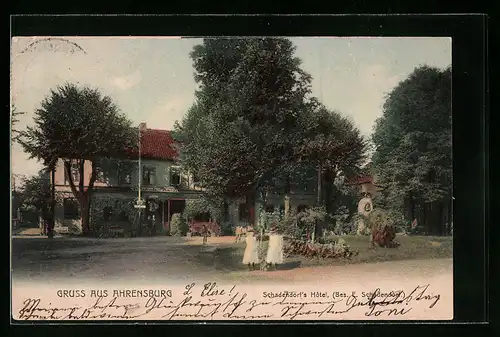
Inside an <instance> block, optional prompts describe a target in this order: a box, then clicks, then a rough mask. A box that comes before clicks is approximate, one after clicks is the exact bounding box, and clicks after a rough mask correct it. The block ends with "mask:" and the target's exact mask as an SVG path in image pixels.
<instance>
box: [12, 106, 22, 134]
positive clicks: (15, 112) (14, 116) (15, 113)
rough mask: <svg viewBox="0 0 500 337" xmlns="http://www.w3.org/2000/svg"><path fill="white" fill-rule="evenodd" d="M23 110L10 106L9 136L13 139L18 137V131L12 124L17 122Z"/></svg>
mask: <svg viewBox="0 0 500 337" xmlns="http://www.w3.org/2000/svg"><path fill="white" fill-rule="evenodd" d="M24 114H25V112H22V111H18V110H17V108H16V107H15V106H14V105H12V106H11V120H10V127H11V137H12V140H13V141H17V140H18V139H19V135H20V131H19V130H17V129H15V128H14V126H15V125H16V124H17V123H19V116H21V115H24Z"/></svg>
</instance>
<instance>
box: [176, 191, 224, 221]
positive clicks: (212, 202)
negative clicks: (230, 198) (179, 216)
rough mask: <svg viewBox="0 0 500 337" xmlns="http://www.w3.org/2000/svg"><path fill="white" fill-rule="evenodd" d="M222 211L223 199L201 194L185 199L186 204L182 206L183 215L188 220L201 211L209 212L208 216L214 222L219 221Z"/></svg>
mask: <svg viewBox="0 0 500 337" xmlns="http://www.w3.org/2000/svg"><path fill="white" fill-rule="evenodd" d="M222 212H223V201H222V200H220V199H218V198H213V197H212V198H209V197H207V196H205V195H204V196H201V197H199V198H196V199H188V200H186V206H185V208H184V212H183V214H184V217H185V218H186V219H187V220H188V221H190V220H192V219H193V218H194V217H195V216H196V215H198V214H202V213H209V214H210V217H211V218H212V219H213V220H215V221H216V222H220V221H221V219H222Z"/></svg>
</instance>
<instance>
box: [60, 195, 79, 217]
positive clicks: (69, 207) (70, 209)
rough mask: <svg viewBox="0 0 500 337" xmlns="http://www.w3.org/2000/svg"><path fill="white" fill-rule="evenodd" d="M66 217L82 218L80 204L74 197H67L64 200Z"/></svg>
mask: <svg viewBox="0 0 500 337" xmlns="http://www.w3.org/2000/svg"><path fill="white" fill-rule="evenodd" d="M63 208H64V219H65V220H78V219H80V206H79V205H78V202H77V201H76V200H75V199H73V198H65V199H64V200H63Z"/></svg>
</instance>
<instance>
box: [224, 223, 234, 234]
mask: <svg viewBox="0 0 500 337" xmlns="http://www.w3.org/2000/svg"><path fill="white" fill-rule="evenodd" d="M221 235H223V236H231V235H235V231H234V226H233V224H232V223H230V222H223V223H222V225H221Z"/></svg>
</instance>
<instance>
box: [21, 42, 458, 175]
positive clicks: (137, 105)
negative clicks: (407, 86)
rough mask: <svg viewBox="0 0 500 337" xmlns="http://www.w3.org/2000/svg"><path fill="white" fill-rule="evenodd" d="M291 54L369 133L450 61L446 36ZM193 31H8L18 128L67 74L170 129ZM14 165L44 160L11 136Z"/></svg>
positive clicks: (184, 105)
mask: <svg viewBox="0 0 500 337" xmlns="http://www.w3.org/2000/svg"><path fill="white" fill-rule="evenodd" d="M290 40H292V42H293V43H294V44H295V46H296V47H297V48H296V56H297V57H299V58H300V59H301V60H302V68H303V69H304V70H305V71H307V72H308V73H309V74H311V76H312V78H313V80H312V91H313V95H314V96H316V97H317V98H319V100H320V101H321V102H322V103H323V104H324V105H325V106H326V107H328V108H330V109H332V110H336V111H339V112H341V113H343V114H344V115H347V116H350V117H351V119H352V120H353V121H354V123H355V124H356V125H357V127H358V128H359V129H360V131H361V132H362V134H363V135H365V136H369V135H370V134H371V132H372V128H373V125H374V122H375V120H376V119H377V118H378V117H380V116H381V115H382V105H383V103H384V100H385V95H386V94H387V93H389V92H390V91H391V90H392V89H393V88H394V87H395V86H396V85H397V84H398V83H399V82H400V81H401V80H404V79H405V78H406V77H407V76H408V75H409V74H410V73H411V72H412V71H413V70H414V69H415V67H418V66H420V65H428V66H434V67H439V68H445V67H447V66H449V65H451V38H442V37H421V38H407V37H394V38H389V37H380V38H376V37H358V38H355V37H349V38H348V37H326V38H323V37H322V38H314V37H297V38H291V39H290ZM201 42H202V39H201V38H200V39H198V38H189V39H186V38H182V39H181V38H159V37H151V38H148V37H144V38H143V37H78V38H75V37H64V40H60V38H52V39H47V38H41V37H22V38H20V37H13V38H12V43H11V103H12V104H13V105H15V106H16V109H17V110H18V111H24V112H26V113H25V114H24V115H22V116H21V117H20V118H19V120H20V121H19V123H18V124H17V125H16V126H15V128H16V129H19V130H23V129H25V128H26V126H27V125H31V124H32V123H33V115H34V114H33V112H34V111H35V110H36V109H37V108H39V107H40V102H41V101H42V100H43V99H44V98H45V97H46V96H47V95H48V94H49V93H50V90H51V89H54V88H56V87H57V86H58V85H62V84H64V83H65V82H70V83H77V84H80V85H86V86H91V87H93V88H98V89H99V90H100V91H101V92H102V93H103V94H106V95H109V96H110V97H111V98H112V99H113V101H114V102H115V103H116V104H117V105H118V107H119V108H120V110H121V111H122V112H124V113H125V114H126V115H128V117H129V118H130V119H131V120H132V121H133V122H134V124H136V125H138V124H139V123H141V122H145V123H146V124H147V126H148V127H149V128H155V129H167V130H169V129H172V127H173V125H174V123H175V121H176V120H179V119H181V118H182V117H183V115H184V114H185V113H186V111H187V110H188V108H189V107H190V106H191V105H192V104H193V102H194V91H195V89H196V83H195V81H194V78H193V72H194V70H193V67H192V60H191V59H190V58H189V53H190V51H191V50H192V48H193V46H195V45H196V44H200V43H201ZM11 165H12V172H13V173H14V174H16V175H33V174H36V173H37V172H38V170H39V169H40V168H41V165H40V164H39V163H38V162H37V161H36V160H34V159H29V156H28V155H27V154H25V153H24V152H23V150H22V149H21V147H20V146H19V145H18V144H16V143H14V144H13V145H12V150H11Z"/></svg>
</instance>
